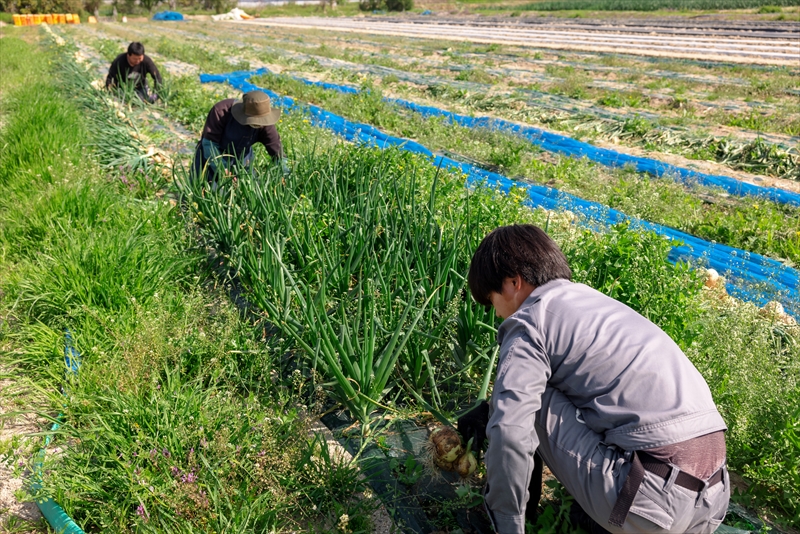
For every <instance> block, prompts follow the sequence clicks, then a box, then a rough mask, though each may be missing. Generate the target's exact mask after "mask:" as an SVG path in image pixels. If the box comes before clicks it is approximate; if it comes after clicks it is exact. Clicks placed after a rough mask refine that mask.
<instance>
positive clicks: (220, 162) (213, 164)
mask: <svg viewBox="0 0 800 534" xmlns="http://www.w3.org/2000/svg"><path fill="white" fill-rule="evenodd" d="M280 116H281V111H280V110H279V109H275V108H273V107H272V102H271V101H270V99H269V96H268V95H267V94H266V93H264V92H263V91H250V92H248V93H245V94H244V95H242V99H241V100H236V99H234V98H228V99H226V100H222V101H220V102H217V103H216V104H215V105H214V107H212V108H211V111H209V113H208V118H206V123H205V126H203V132H202V134H201V136H200V142H199V143H197V149H196V150H195V157H194V165H193V167H192V168H193V172H194V176H196V177H199V176H202V174H203V172H206V177H207V179H208V181H209V182H212V181H214V178H215V177H216V176H217V173H224V174H230V168H231V166H232V165H233V164H234V163H236V164H239V165H243V166H245V167H249V165H250V163H251V162H252V159H253V145H254V144H255V143H261V144H262V145H264V148H266V149H267V153H268V154H269V155H270V157H272V160H273V161H280V160H281V159H282V158H283V147H282V145H281V136H280V134H279V133H278V128H277V127H276V126H275V125H276V124H277V123H278V119H279V118H280Z"/></svg>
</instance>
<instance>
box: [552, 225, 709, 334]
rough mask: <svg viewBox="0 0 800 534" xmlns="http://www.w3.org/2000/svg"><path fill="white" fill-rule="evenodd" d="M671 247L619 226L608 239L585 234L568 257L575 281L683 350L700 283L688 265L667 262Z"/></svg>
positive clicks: (668, 243) (656, 238) (693, 318)
mask: <svg viewBox="0 0 800 534" xmlns="http://www.w3.org/2000/svg"><path fill="white" fill-rule="evenodd" d="M672 247H673V244H672V243H670V242H669V241H668V240H667V239H665V238H663V237H661V236H658V235H655V234H652V233H648V232H635V231H631V230H630V229H629V228H628V226H627V225H618V226H615V227H614V228H612V229H611V231H610V232H608V233H606V234H596V233H594V232H590V231H585V232H584V233H583V235H582V237H581V238H580V239H578V240H577V241H575V242H574V243H570V245H569V248H568V249H567V251H565V253H566V254H568V257H569V259H570V265H571V267H572V270H573V279H574V280H575V281H578V282H583V283H585V284H587V285H590V286H592V287H594V288H596V289H598V290H599V291H601V292H603V293H605V294H606V295H608V296H610V297H612V298H614V299H616V300H618V301H620V302H622V303H624V304H627V305H628V306H630V307H631V308H633V309H634V310H636V311H637V312H639V313H640V314H641V315H643V316H645V317H647V318H648V319H650V320H651V321H653V322H654V323H656V324H658V325H659V326H660V327H661V328H662V329H663V330H664V331H665V332H667V333H668V334H669V335H670V337H672V339H674V340H675V341H677V342H678V343H679V344H680V345H681V346H682V347H684V348H685V347H687V346H689V344H690V343H691V341H692V336H693V333H692V332H691V330H690V328H689V327H690V326H691V325H693V323H694V321H695V319H696V316H697V311H696V309H695V308H694V307H693V305H692V303H693V302H694V300H696V298H697V294H698V293H699V291H700V287H701V285H702V283H701V281H700V280H699V279H698V277H697V276H696V275H695V274H694V273H693V272H692V271H691V270H690V269H689V266H688V265H686V264H684V263H677V264H672V263H670V262H669V261H668V259H667V256H668V255H669V252H670V250H671V249H672Z"/></svg>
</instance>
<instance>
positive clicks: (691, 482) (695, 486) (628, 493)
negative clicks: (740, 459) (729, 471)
mask: <svg viewBox="0 0 800 534" xmlns="http://www.w3.org/2000/svg"><path fill="white" fill-rule="evenodd" d="M672 469H673V467H672V466H671V465H669V464H667V463H664V462H662V461H661V460H658V459H656V458H653V457H652V456H650V455H649V454H647V453H646V452H644V451H634V452H633V461H632V466H631V470H630V472H629V473H628V478H626V479H625V483H624V484H623V485H622V490H621V491H620V492H619V495H618V496H617V502H616V503H615V504H614V509H613V510H612V511H611V517H610V518H609V519H608V523H609V524H610V525H614V526H616V527H622V524H623V523H625V519H627V517H628V512H629V511H630V509H631V505H632V504H633V499H634V498H635V497H636V493H637V492H638V491H639V486H641V484H642V480H644V472H645V471H649V472H651V473H653V474H654V475H658V476H659V477H661V478H663V479H664V480H668V479H669V476H670V473H671V472H672ZM722 477H723V469H722V468H719V469H718V470H717V472H716V473H714V474H713V475H711V478H709V479H708V480H701V479H699V478H697V477H695V476H692V475H690V474H689V473H685V472H683V471H681V472H680V473H678V476H677V477H675V484H676V485H678V486H680V487H682V488H686V489H688V490H691V491H697V492H700V491H703V492H704V491H705V490H706V489H708V488H710V487H711V486H713V485H715V484H717V483H718V482H721V481H722ZM698 498H699V497H698Z"/></svg>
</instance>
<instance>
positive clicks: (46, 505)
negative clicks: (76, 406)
mask: <svg viewBox="0 0 800 534" xmlns="http://www.w3.org/2000/svg"><path fill="white" fill-rule="evenodd" d="M64 340H65V343H64V364H65V366H66V369H65V374H66V375H67V376H69V375H70V374H72V375H73V376H77V375H78V369H79V368H80V365H81V360H80V354H79V353H78V351H77V350H75V347H73V345H72V335H71V334H70V332H69V330H66V331H65V332H64ZM65 395H66V392H65ZM63 415H64V414H58V417H57V418H56V419H57V421H56V422H55V423H53V426H51V427H50V432H51V434H48V435H47V437H46V438H45V440H44V445H43V446H42V448H41V449H39V452H38V453H37V454H36V457H35V459H34V461H33V483H32V484H31V493H32V494H33V495H34V496H36V493H38V491H39V490H40V489H41V488H42V471H43V469H44V465H43V464H44V456H45V454H46V453H47V447H48V445H50V442H51V441H52V439H53V436H52V433H53V432H55V431H56V430H58V429H59V427H60V426H61V423H60V422H59V421H61V418H62V417H63ZM36 505H37V506H38V507H39V510H40V511H41V512H42V515H43V516H44V518H45V519H47V522H48V523H50V526H51V527H53V530H55V531H56V532H58V533H59V534H84V532H83V529H82V528H81V527H79V526H78V524H77V523H75V521H73V520H72V518H71V517H70V516H69V514H67V512H66V511H64V509H63V508H61V506H59V504H58V503H57V502H55V501H54V500H53V499H51V498H50V497H47V498H46V499H42V500H40V499H38V498H37V499H36Z"/></svg>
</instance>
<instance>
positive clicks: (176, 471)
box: [171, 465, 181, 477]
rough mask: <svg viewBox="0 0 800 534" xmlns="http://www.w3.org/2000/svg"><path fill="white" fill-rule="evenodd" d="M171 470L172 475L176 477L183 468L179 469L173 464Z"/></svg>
mask: <svg viewBox="0 0 800 534" xmlns="http://www.w3.org/2000/svg"><path fill="white" fill-rule="evenodd" d="M171 471H172V476H174V477H176V476H178V473H180V472H181V470H180V469H178V468H177V467H175V466H174V465H173V466H172V469H171Z"/></svg>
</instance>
